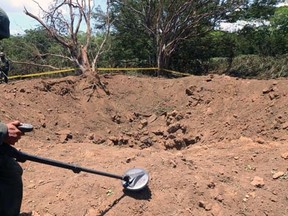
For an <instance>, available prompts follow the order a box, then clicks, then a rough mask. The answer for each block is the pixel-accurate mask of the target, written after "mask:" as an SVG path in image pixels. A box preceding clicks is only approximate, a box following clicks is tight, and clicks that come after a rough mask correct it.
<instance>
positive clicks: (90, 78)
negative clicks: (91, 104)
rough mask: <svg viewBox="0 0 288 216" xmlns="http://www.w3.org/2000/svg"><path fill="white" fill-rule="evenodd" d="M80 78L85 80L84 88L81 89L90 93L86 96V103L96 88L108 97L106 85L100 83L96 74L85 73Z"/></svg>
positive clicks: (108, 92)
mask: <svg viewBox="0 0 288 216" xmlns="http://www.w3.org/2000/svg"><path fill="white" fill-rule="evenodd" d="M82 76H83V78H85V87H84V88H83V90H87V89H90V90H91V91H90V93H88V95H87V96H88V99H87V101H90V99H91V98H92V96H93V94H94V92H95V91H97V89H98V88H100V89H101V90H103V91H104V92H105V94H106V95H110V91H109V90H108V89H107V87H106V84H105V83H103V82H102V81H101V79H100V76H99V75H98V74H97V73H96V72H86V74H84V75H82ZM86 85H87V86H86ZM98 95H99V94H98Z"/></svg>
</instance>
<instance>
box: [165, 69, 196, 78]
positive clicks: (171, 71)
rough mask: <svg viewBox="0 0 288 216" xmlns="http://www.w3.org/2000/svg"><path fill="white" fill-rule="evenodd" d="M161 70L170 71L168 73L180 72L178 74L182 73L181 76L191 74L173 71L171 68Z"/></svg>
mask: <svg viewBox="0 0 288 216" xmlns="http://www.w3.org/2000/svg"><path fill="white" fill-rule="evenodd" d="M162 70H163V71H167V72H170V73H174V74H180V75H183V76H190V75H191V74H188V73H182V72H178V71H173V70H167V69H162Z"/></svg>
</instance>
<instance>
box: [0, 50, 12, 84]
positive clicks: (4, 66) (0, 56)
mask: <svg viewBox="0 0 288 216" xmlns="http://www.w3.org/2000/svg"><path fill="white" fill-rule="evenodd" d="M9 70H10V63H9V60H8V59H7V58H6V56H5V53H4V52H0V71H1V78H2V77H3V78H4V82H5V83H8V72H9Z"/></svg>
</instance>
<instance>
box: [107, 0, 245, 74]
mask: <svg viewBox="0 0 288 216" xmlns="http://www.w3.org/2000/svg"><path fill="white" fill-rule="evenodd" d="M241 3H242V1H241V0H239V1H238V0H228V1H214V0H204V1H203V0H194V1H192V0H126V1H120V0H114V1H113V2H112V3H111V7H112V12H113V16H115V17H116V18H117V19H116V20H115V23H114V26H115V29H116V31H121V32H119V33H124V32H123V29H126V31H127V30H129V31H130V32H131V33H132V34H134V35H135V32H136V35H137V38H139V35H141V34H142V37H141V38H145V35H146V38H150V39H151V41H152V44H153V45H152V47H154V49H155V50H154V51H152V52H154V53H155V58H156V61H155V62H156V64H157V66H158V68H160V69H161V68H167V67H169V64H170V58H171V55H172V54H173V52H175V50H176V48H177V46H178V45H179V44H180V42H182V41H185V40H188V39H191V38H193V37H194V38H195V37H199V36H202V35H204V34H206V33H208V32H209V31H211V30H212V29H213V28H214V27H215V25H216V24H217V22H218V21H219V20H221V19H222V18H223V16H224V15H225V14H227V13H228V12H229V11H233V10H235V9H236V8H237V7H239V6H240V5H241ZM130 43H131V41H130Z"/></svg>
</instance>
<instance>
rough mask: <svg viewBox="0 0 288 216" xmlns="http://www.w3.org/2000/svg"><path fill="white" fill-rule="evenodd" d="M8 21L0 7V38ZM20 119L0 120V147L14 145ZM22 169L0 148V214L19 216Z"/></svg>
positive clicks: (18, 135)
mask: <svg viewBox="0 0 288 216" xmlns="http://www.w3.org/2000/svg"><path fill="white" fill-rule="evenodd" d="M9 25H10V21H9V18H8V16H7V14H6V13H5V12H4V11H3V10H2V9H1V8H0V40H2V39H4V38H9V36H10V30H9ZM20 124H21V123H20V121H18V120H16V121H12V122H10V123H8V124H5V123H2V122H0V147H1V146H4V145H15V143H16V142H17V141H18V140H19V139H20V138H21V136H22V135H23V133H22V132H21V131H20V130H19V129H18V126H19V125H20ZM22 173H23V170H22V168H21V166H20V165H19V164H18V163H17V162H16V160H15V159H14V158H12V157H9V156H8V155H5V154H4V153H3V152H1V150H0V215H1V216H19V214H20V209H21V203H22V196H23V183H22Z"/></svg>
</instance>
